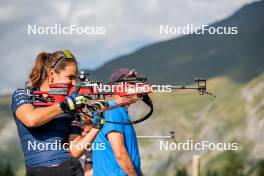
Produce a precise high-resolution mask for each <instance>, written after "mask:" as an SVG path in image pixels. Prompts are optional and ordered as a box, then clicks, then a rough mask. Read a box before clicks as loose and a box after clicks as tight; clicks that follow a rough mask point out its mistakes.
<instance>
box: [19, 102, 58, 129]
mask: <svg viewBox="0 0 264 176" xmlns="http://www.w3.org/2000/svg"><path fill="white" fill-rule="evenodd" d="M23 106H24V107H21V108H20V109H18V111H17V114H16V115H17V117H18V118H19V120H21V121H22V123H23V124H24V125H26V126H27V127H38V126H41V125H43V124H45V123H47V122H49V121H50V120H52V119H54V117H55V116H57V115H59V114H62V113H63V111H62V110H61V109H60V108H59V106H58V104H55V105H52V106H49V107H43V108H34V107H33V106H32V105H23Z"/></svg>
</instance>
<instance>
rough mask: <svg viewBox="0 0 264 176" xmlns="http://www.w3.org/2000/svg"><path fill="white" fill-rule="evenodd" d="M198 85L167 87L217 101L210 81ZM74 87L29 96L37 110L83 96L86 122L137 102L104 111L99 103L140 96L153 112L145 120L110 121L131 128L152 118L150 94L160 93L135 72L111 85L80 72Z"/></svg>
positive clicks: (53, 86) (51, 87)
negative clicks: (192, 92)
mask: <svg viewBox="0 0 264 176" xmlns="http://www.w3.org/2000/svg"><path fill="white" fill-rule="evenodd" d="M133 71H134V70H133ZM195 81H196V83H197V85H196V86H167V88H170V89H172V90H179V89H185V90H197V91H198V93H199V95H207V94H208V95H212V96H214V97H216V96H215V95H213V94H212V93H209V92H207V89H206V86H207V85H206V79H203V78H197V79H195ZM70 87H72V86H71V85H69V84H50V85H49V90H48V91H32V90H30V91H28V94H29V95H30V97H31V100H32V102H33V105H35V106H50V105H53V104H54V103H59V102H62V101H63V100H64V98H65V97H66V96H68V95H70V94H72V93H75V94H76V95H82V96H84V97H85V98H87V99H88V102H87V104H86V105H85V107H80V108H78V113H80V114H83V115H84V116H85V117H86V118H87V117H92V115H91V113H92V112H97V113H102V112H105V111H108V110H111V109H114V108H117V107H121V106H126V105H130V104H132V103H133V102H134V101H128V102H125V103H119V104H115V105H113V106H109V105H106V106H105V107H104V108H101V107H100V106H98V104H97V103H96V102H98V101H102V100H103V101H105V100H106V98H107V97H111V96H113V95H118V96H121V97H125V96H129V95H137V97H138V99H140V100H142V101H143V102H144V103H145V104H146V105H147V106H148V107H149V108H150V110H149V112H148V113H147V114H146V115H145V116H144V117H142V118H140V119H137V120H133V121H129V122H114V121H106V122H108V123H115V124H125V125H131V124H137V123H140V122H143V121H144V120H146V119H148V118H149V117H150V116H151V115H152V113H153V103H152V100H151V99H150V97H149V96H148V94H150V93H153V92H155V90H156V89H157V87H156V86H154V85H152V84H149V83H148V79H147V78H146V77H143V76H137V73H136V72H135V71H134V73H133V74H132V76H130V77H123V78H120V79H119V80H117V81H115V82H110V83H108V84H103V83H102V82H101V81H94V80H90V79H89V74H88V73H86V72H85V71H80V73H79V75H78V81H77V86H75V87H74V88H70ZM43 95H46V98H45V99H43ZM105 102H106V101H105Z"/></svg>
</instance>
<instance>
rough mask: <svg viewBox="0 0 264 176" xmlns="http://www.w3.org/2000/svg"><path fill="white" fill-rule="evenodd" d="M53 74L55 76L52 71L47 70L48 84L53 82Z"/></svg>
mask: <svg viewBox="0 0 264 176" xmlns="http://www.w3.org/2000/svg"><path fill="white" fill-rule="evenodd" d="M54 74H55V71H54V69H49V73H48V78H49V83H53V82H54Z"/></svg>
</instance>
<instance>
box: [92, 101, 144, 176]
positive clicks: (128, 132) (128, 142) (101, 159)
mask: <svg viewBox="0 0 264 176" xmlns="http://www.w3.org/2000/svg"><path fill="white" fill-rule="evenodd" d="M115 104H116V102H114V101H110V102H109V105H110V106H112V105H115ZM105 119H106V120H109V121H114V122H128V121H129V120H130V117H129V115H128V111H127V109H125V108H124V107H119V108H115V109H112V110H109V111H106V112H105ZM113 131H115V132H119V133H122V134H123V135H124V143H125V147H126V149H127V152H128V154H129V156H130V158H131V160H132V162H133V164H134V167H135V169H136V171H137V173H138V175H140V156H139V150H138V144H137V138H136V133H135V130H134V127H133V125H122V124H113V123H106V124H105V125H104V127H103V128H102V130H101V131H100V132H99V134H98V135H97V137H96V138H95V141H94V144H93V145H95V146H94V149H93V175H94V176H105V175H107V176H121V175H122V176H123V175H126V174H125V173H124V172H123V171H122V169H121V168H120V166H119V164H118V163H117V160H116V158H115V155H114V152H113V150H112V147H111V144H110V142H109V141H108V139H107V134H108V133H110V132H113ZM98 146H100V147H98Z"/></svg>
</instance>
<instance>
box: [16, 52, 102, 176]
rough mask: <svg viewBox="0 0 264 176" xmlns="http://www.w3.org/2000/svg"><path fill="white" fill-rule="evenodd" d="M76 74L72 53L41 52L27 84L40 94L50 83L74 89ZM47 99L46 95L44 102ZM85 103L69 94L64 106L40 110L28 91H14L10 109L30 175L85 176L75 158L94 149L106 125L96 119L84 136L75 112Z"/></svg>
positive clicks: (28, 175)
mask: <svg viewBox="0 0 264 176" xmlns="http://www.w3.org/2000/svg"><path fill="white" fill-rule="evenodd" d="M77 73H78V67H77V61H76V59H75V57H74V56H73V55H72V53H71V52H70V51H69V50H64V51H57V52H54V53H46V52H42V53H40V54H39V55H38V56H37V58H36V61H35V65H34V66H33V68H32V70H31V72H30V75H29V80H28V82H27V85H28V86H30V87H31V89H33V90H40V91H48V89H49V84H51V83H63V84H64V83H66V84H69V85H72V86H74V85H76V82H75V80H76V76H77ZM45 98H47V97H45V96H43V97H42V99H43V100H42V101H45ZM83 103H85V98H84V97H82V96H77V97H76V96H74V95H70V96H67V97H66V98H65V99H64V101H63V102H61V103H57V104H54V105H52V106H49V107H37V106H34V105H33V104H32V101H31V99H30V97H29V95H28V93H27V91H26V90H25V89H18V90H16V91H15V92H14V94H13V96H12V106H11V108H12V111H13V116H14V120H15V123H16V125H17V130H18V134H19V138H20V141H21V145H22V149H23V152H24V158H25V167H26V175H27V176H59V175H63V176H83V170H82V167H81V164H80V162H79V161H78V160H77V159H76V158H78V157H80V156H81V155H82V154H83V153H84V152H85V149H86V148H89V147H90V146H91V143H92V142H93V140H94V138H95V137H96V135H97V134H98V132H99V131H100V129H101V128H102V126H103V122H102V123H101V121H100V117H98V116H97V118H98V119H99V120H98V119H97V120H96V122H95V123H94V126H93V128H92V129H91V130H90V132H89V133H88V134H87V135H86V136H85V137H81V131H82V129H81V126H80V117H79V116H78V115H77V113H76V111H74V110H76V107H77V105H78V104H80V105H81V104H83ZM65 144H66V145H65ZM67 144H69V146H68V147H67ZM80 146H81V147H80Z"/></svg>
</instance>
